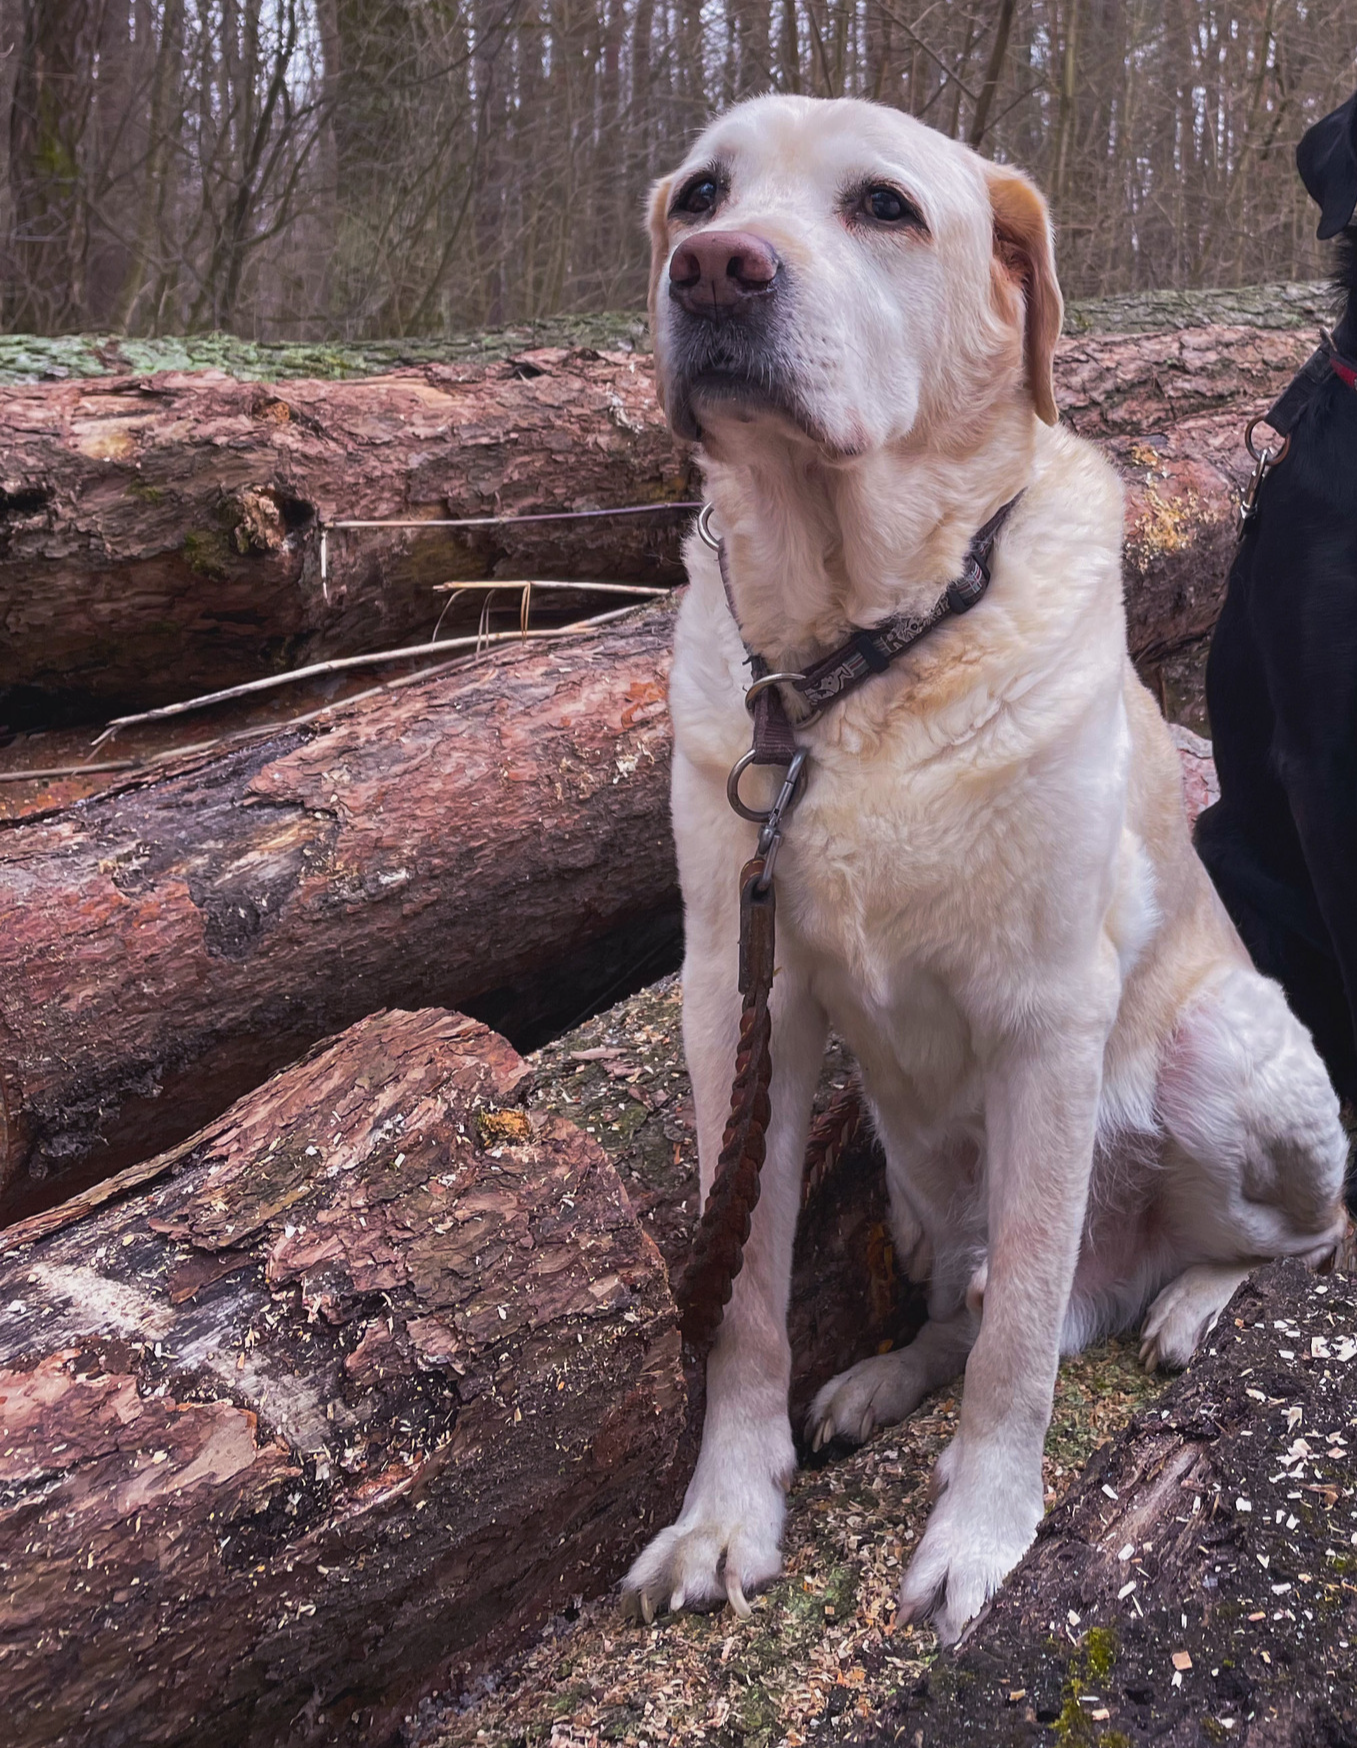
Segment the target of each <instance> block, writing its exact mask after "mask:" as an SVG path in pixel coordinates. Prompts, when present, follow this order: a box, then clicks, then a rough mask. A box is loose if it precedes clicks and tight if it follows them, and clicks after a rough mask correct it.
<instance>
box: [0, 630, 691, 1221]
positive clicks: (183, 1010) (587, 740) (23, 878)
mask: <svg viewBox="0 0 1357 1748" xmlns="http://www.w3.org/2000/svg"><path fill="white" fill-rule="evenodd" d="M670 625H671V612H670V610H669V608H668V606H667V605H666V604H661V605H660V606H658V607H657V608H654V609H651V610H648V611H647V610H641V611H639V612H638V613H637V614H636V615H634V616H631V617H630V618H628V619H627V620H624V621H621V622H619V624H618V625H617V626H615V627H613V628H610V629H607V630H604V631H600V632H598V633H595V634H592V635H591V636H589V637H586V638H582V639H579V640H577V641H572V642H570V643H568V644H555V645H537V646H530V647H529V649H528V650H527V651H525V652H523V653H522V654H519V653H518V652H508V653H500V654H495V655H490V656H487V657H486V658H485V659H483V660H482V661H481V662H480V663H479V664H478V665H476V666H473V667H470V668H467V669H460V670H457V671H456V672H454V673H452V674H450V675H448V676H445V677H444V678H441V679H437V680H429V681H425V682H423V683H421V684H420V685H418V686H413V687H410V688H408V689H407V690H404V691H401V692H397V693H394V694H388V695H385V696H383V697H381V698H376V699H371V700H369V701H368V702H366V703H355V704H353V705H351V706H349V707H348V708H347V709H346V710H345V711H344V712H343V713H342V714H341V715H338V716H337V717H335V718H334V719H332V720H331V723H330V726H329V727H328V728H325V729H319V727H318V725H317V727H314V728H312V729H303V730H293V731H290V732H288V733H286V734H283V735H279V736H276V737H274V738H272V739H270V740H266V741H264V742H262V743H258V744H255V745H253V746H249V747H247V748H245V749H243V750H238V751H235V752H231V753H228V754H221V755H217V756H214V757H200V758H198V759H196V760H192V759H190V760H188V761H185V762H184V763H183V764H181V765H179V766H177V767H174V768H172V769H168V770H164V771H162V772H160V773H158V774H156V775H155V776H154V777H148V778H142V779H139V780H135V781H130V782H127V783H124V784H123V785H122V786H121V787H120V788H119V789H117V790H115V791H113V792H111V793H108V794H104V795H101V796H99V797H98V798H96V799H95V800H93V801H90V802H87V803H84V804H82V805H79V806H75V807H72V808H69V809H66V810H58V811H56V812H54V813H53V814H51V815H50V816H49V817H46V818H40V819H37V820H34V821H29V822H26V823H24V824H21V825H13V826H9V827H7V828H6V827H2V826H0V911H3V914H4V917H5V926H4V928H3V929H2V930H0V1088H2V1089H3V1100H2V1101H0V1114H2V1118H3V1122H2V1125H0V1126H2V1128H3V1136H2V1137H0V1139H2V1149H0V1158H3V1161H4V1166H3V1176H4V1178H5V1181H6V1184H7V1185H8V1194H7V1196H6V1197H5V1199H4V1200H3V1201H0V1207H3V1208H4V1209H5V1210H6V1212H7V1213H8V1214H9V1216H10V1217H14V1216H15V1215H17V1214H18V1213H20V1212H22V1211H24V1209H25V1208H27V1207H29V1206H32V1205H34V1203H33V1200H32V1198H33V1197H34V1196H41V1197H42V1198H43V1199H44V1200H51V1199H52V1194H51V1183H50V1181H48V1180H50V1179H51V1177H52V1175H53V1174H56V1173H61V1172H66V1173H68V1174H69V1173H72V1172H76V1171H79V1172H81V1173H82V1174H83V1175H82V1176H81V1177H74V1176H68V1177H67V1180H66V1182H67V1185H68V1186H69V1187H66V1188H63V1189H62V1190H60V1191H59V1192H58V1193H69V1192H70V1190H71V1189H74V1188H76V1187H78V1184H79V1183H80V1182H81V1181H89V1179H90V1178H91V1177H93V1176H105V1175H107V1174H108V1173H110V1172H112V1171H115V1170H117V1169H119V1168H120V1167H122V1166H124V1165H127V1164H130V1163H131V1162H133V1161H134V1160H136V1159H141V1158H145V1157H146V1156H147V1155H148V1154H150V1153H152V1152H155V1151H157V1150H158V1149H160V1148H162V1147H165V1146H170V1145H172V1144H173V1143H175V1142H176V1141H179V1140H181V1139H182V1138H183V1137H184V1136H185V1135H187V1134H189V1133H191V1132H192V1131H193V1130H194V1129H195V1128H197V1127H198V1126H199V1125H200V1124H201V1123H203V1122H205V1121H207V1120H208V1119H209V1118H210V1117H213V1116H215V1115H216V1114H217V1113H218V1112H220V1111H221V1110H223V1109H224V1108H225V1107H226V1106H227V1105H228V1104H229V1103H230V1102H231V1100H232V1099H234V1098H237V1097H239V1096H240V1095H241V1094H242V1093H243V1092H245V1091H246V1090H247V1089H248V1088H250V1087H251V1086H255V1085H257V1084H258V1083H259V1081H260V1080H261V1079H262V1078H263V1077H264V1076H265V1075H267V1074H269V1073H271V1072H272V1071H274V1070H275V1069H277V1068H279V1067H281V1066H282V1065H283V1064H284V1063H286V1062H288V1061H290V1060H292V1059H293V1058H294V1057H296V1056H297V1055H298V1054H299V1053H300V1052H301V1051H302V1050H303V1049H305V1048H307V1047H308V1046H309V1045H311V1044H312V1043H314V1042H315V1041H316V1040H317V1039H318V1038H321V1037H324V1036H326V1035H327V1034H329V1033H332V1032H334V1031H336V1030H338V1029H340V1028H342V1027H344V1026H346V1025H349V1024H351V1023H352V1022H353V1021H355V1020H357V1019H359V1018H360V1017H361V1016H362V1015H363V1014H365V1013H369V1012H371V1011H372V1010H373V1009H375V1008H378V1007H382V1006H395V1005H400V1006H406V1007H414V1006H423V1005H427V1004H434V1003H436V1004H440V1005H452V1004H458V1005H462V1006H465V1005H466V1004H467V1003H469V1002H472V1001H476V1002H478V1004H479V1008H480V1011H482V1013H483V1015H484V1017H488V1018H495V1019H496V1020H497V1021H503V1020H505V1019H506V1018H507V1019H509V1020H513V1019H515V1018H516V1020H517V1022H518V1024H519V1025H520V1028H521V1030H522V1031H523V1032H525V1033H526V1032H531V1031H532V1030H533V1029H535V1028H536V1029H538V1030H539V1032H540V1029H541V1027H542V1026H543V1025H544V1024H546V1023H548V1022H549V1023H550V1024H551V1025H552V1026H553V1028H554V1029H555V1030H560V1029H562V1027H564V1026H566V1025H568V1024H569V1023H570V1022H571V1021H572V1020H574V1019H575V1018H577V1017H578V1016H579V1015H580V1014H581V1013H582V1012H584V1011H587V1009H588V1008H589V1006H590V1005H593V1004H594V1003H595V1002H596V1001H597V998H598V995H599V994H600V993H601V992H602V990H603V989H605V988H606V986H607V984H608V983H609V982H614V983H615V981H616V979H617V977H618V975H619V961H620V968H621V972H622V974H623V975H626V974H627V972H628V970H629V958H628V955H630V956H632V957H634V956H635V955H636V953H637V952H638V951H650V952H651V953H652V954H654V952H655V949H656V943H657V941H658V943H659V944H660V946H661V947H663V946H664V944H665V941H666V940H667V941H668V942H669V943H670V944H671V950H672V943H673V942H674V941H675V940H676V938H677V902H678V901H677V885H676V876H675V869H674V853H673V845H672V841H671V837H670V830H669V818H668V774H667V773H668V762H669V726H668V720H667V715H666V711H665V702H664V686H665V677H666V673H667V669H668V661H669V642H670ZM672 962H673V961H672V959H670V963H672ZM525 988H526V990H527V994H526V997H525V998H524V999H523V1000H518V999H517V998H516V997H515V994H514V992H515V990H516V989H525ZM552 1003H554V1004H555V1005H554V1007H553V1006H551V1005H550V1004H552ZM562 1004H568V1005H566V1006H565V1007H564V1008H562Z"/></svg>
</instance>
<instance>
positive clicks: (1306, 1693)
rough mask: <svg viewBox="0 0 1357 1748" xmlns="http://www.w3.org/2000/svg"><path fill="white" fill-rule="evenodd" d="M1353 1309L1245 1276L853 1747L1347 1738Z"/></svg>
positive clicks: (1350, 1303)
mask: <svg viewBox="0 0 1357 1748" xmlns="http://www.w3.org/2000/svg"><path fill="white" fill-rule="evenodd" d="M1354 1317H1357V1291H1354V1282H1353V1281H1352V1279H1351V1278H1350V1277H1348V1276H1344V1275H1331V1276H1329V1277H1327V1278H1325V1279H1320V1278H1317V1277H1316V1276H1314V1275H1311V1274H1309V1273H1308V1272H1307V1271H1306V1270H1305V1269H1304V1268H1302V1267H1301V1265H1300V1264H1299V1263H1294V1262H1287V1263H1278V1264H1274V1265H1272V1266H1271V1267H1270V1268H1267V1269H1265V1270H1263V1271H1262V1272H1260V1273H1259V1274H1258V1275H1256V1276H1254V1278H1253V1279H1252V1280H1251V1281H1250V1282H1248V1283H1247V1284H1246V1285H1245V1286H1244V1287H1242V1288H1241V1289H1240V1291H1239V1292H1238V1293H1237V1294H1236V1296H1235V1298H1234V1300H1233V1302H1232V1304H1231V1305H1230V1306H1229V1308H1228V1310H1227V1311H1226V1312H1225V1313H1224V1315H1223V1316H1222V1318H1221V1320H1220V1323H1219V1325H1218V1326H1217V1328H1216V1329H1215V1330H1214V1331H1213V1333H1212V1334H1211V1335H1210V1336H1209V1337H1208V1344H1207V1346H1206V1348H1205V1351H1203V1352H1200V1353H1199V1354H1198V1356H1197V1358H1196V1359H1195V1360H1194V1361H1193V1362H1192V1364H1191V1366H1190V1367H1189V1368H1188V1370H1187V1372H1186V1373H1185V1374H1184V1375H1183V1377H1182V1378H1181V1379H1180V1380H1179V1381H1178V1382H1177V1383H1176V1384H1174V1385H1173V1387H1172V1388H1171V1389H1170V1390H1169V1391H1168V1392H1167V1393H1166V1394H1165V1395H1164V1396H1162V1397H1161V1398H1160V1399H1159V1400H1158V1401H1157V1402H1156V1403H1155V1404H1154V1406H1153V1407H1152V1408H1149V1409H1144V1410H1142V1411H1141V1412H1140V1413H1139V1414H1138V1415H1137V1416H1136V1418H1135V1420H1134V1421H1133V1422H1132V1424H1131V1426H1130V1427H1129V1428H1128V1429H1127V1431H1126V1432H1125V1433H1123V1434H1122V1436H1121V1437H1120V1438H1118V1439H1117V1440H1116V1441H1115V1442H1114V1443H1112V1444H1110V1445H1108V1446H1107V1447H1105V1448H1104V1449H1103V1450H1102V1451H1101V1452H1099V1453H1098V1454H1097V1455H1096V1456H1095V1457H1094V1459H1093V1461H1092V1463H1091V1464H1090V1466H1089V1468H1088V1470H1087V1472H1086V1474H1085V1476H1084V1478H1083V1480H1082V1481H1081V1482H1080V1484H1079V1485H1078V1487H1076V1488H1075V1489H1074V1491H1073V1492H1072V1493H1070V1494H1069V1495H1068V1496H1067V1497H1066V1499H1065V1500H1064V1502H1063V1503H1062V1504H1061V1505H1060V1506H1058V1507H1057V1509H1056V1510H1055V1511H1053V1512H1052V1513H1051V1515H1050V1516H1049V1517H1048V1518H1047V1519H1046V1520H1045V1522H1044V1523H1043V1524H1042V1526H1041V1528H1040V1530H1039V1531H1038V1533H1037V1541H1036V1545H1035V1546H1034V1548H1033V1549H1032V1551H1031V1552H1030V1553H1029V1554H1028V1556H1027V1558H1026V1559H1025V1560H1024V1561H1023V1562H1022V1564H1021V1565H1020V1566H1019V1567H1018V1569H1017V1570H1016V1571H1015V1572H1014V1574H1013V1576H1012V1577H1011V1578H1010V1579H1009V1580H1008V1582H1007V1583H1006V1584H1005V1585H1004V1587H1003V1589H1002V1590H1001V1591H1000V1592H999V1594H998V1596H997V1597H996V1598H995V1600H994V1602H993V1603H992V1605H991V1606H990V1608H989V1610H988V1611H987V1612H986V1613H984V1614H982V1616H981V1617H980V1620H979V1621H978V1623H977V1624H976V1626H975V1627H974V1628H973V1629H972V1631H971V1634H970V1636H969V1638H968V1639H967V1641H966V1643H965V1646H964V1648H963V1649H962V1650H961V1652H960V1653H959V1654H958V1655H957V1656H956V1657H943V1658H939V1659H938V1661H937V1662H936V1663H935V1664H934V1665H933V1666H932V1668H931V1670H930V1671H929V1672H928V1673H927V1674H926V1675H925V1677H924V1679H923V1680H922V1682H920V1684H919V1685H918V1687H917V1688H916V1689H915V1690H914V1692H913V1693H911V1694H909V1695H908V1696H907V1697H904V1698H902V1700H901V1702H900V1703H899V1705H898V1707H897V1708H896V1710H895V1712H894V1714H893V1715H892V1716H890V1717H889V1718H888V1719H887V1720H886V1722H885V1727H884V1728H878V1727H875V1726H874V1727H873V1728H872V1729H871V1730H870V1731H868V1732H866V1733H863V1734H859V1733H856V1732H849V1733H848V1734H847V1739H848V1740H851V1741H854V1742H858V1743H864V1744H865V1743H867V1742H871V1743H873V1744H876V1743H881V1744H885V1743H896V1742H912V1743H914V1744H915V1745H916V1748H954V1744H957V1743H962V1742H966V1743H970V1742H975V1743H980V1742H984V1743H1003V1744H1013V1745H1015V1748H1016V1745H1018V1744H1026V1743H1031V1744H1034V1745H1035V1744H1038V1743H1047V1742H1051V1741H1059V1742H1071V1743H1076V1742H1083V1743H1090V1744H1092V1743H1097V1742H1103V1743H1108V1744H1111V1743H1113V1742H1118V1743H1125V1744H1128V1745H1129V1744H1132V1743H1141V1742H1145V1743H1148V1742H1154V1743H1157V1744H1159V1743H1163V1744H1168V1745H1170V1748H1188V1745H1189V1744H1191V1745H1193V1748H1195V1745H1196V1744H1199V1743H1205V1742H1231V1741H1234V1742H1244V1743H1258V1744H1267V1745H1268V1748H1308V1745H1309V1744H1318V1743H1339V1742H1345V1743H1346V1742H1352V1741H1354V1740H1357V1686H1354V1682H1353V1673H1354V1669H1355V1668H1357V1654H1355V1653H1354V1651H1353V1645H1354V1643H1357V1585H1354V1583H1353V1581H1352V1574H1353V1567H1354V1562H1357V1555H1354V1552H1353V1542H1354V1527H1355V1525H1357V1515H1355V1514H1354V1492H1353V1475H1352V1442H1353V1437H1354V1434H1353V1427H1354V1424H1357V1340H1354V1338H1353V1335H1352V1333H1351V1332H1352V1330H1353V1327H1354Z"/></svg>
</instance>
